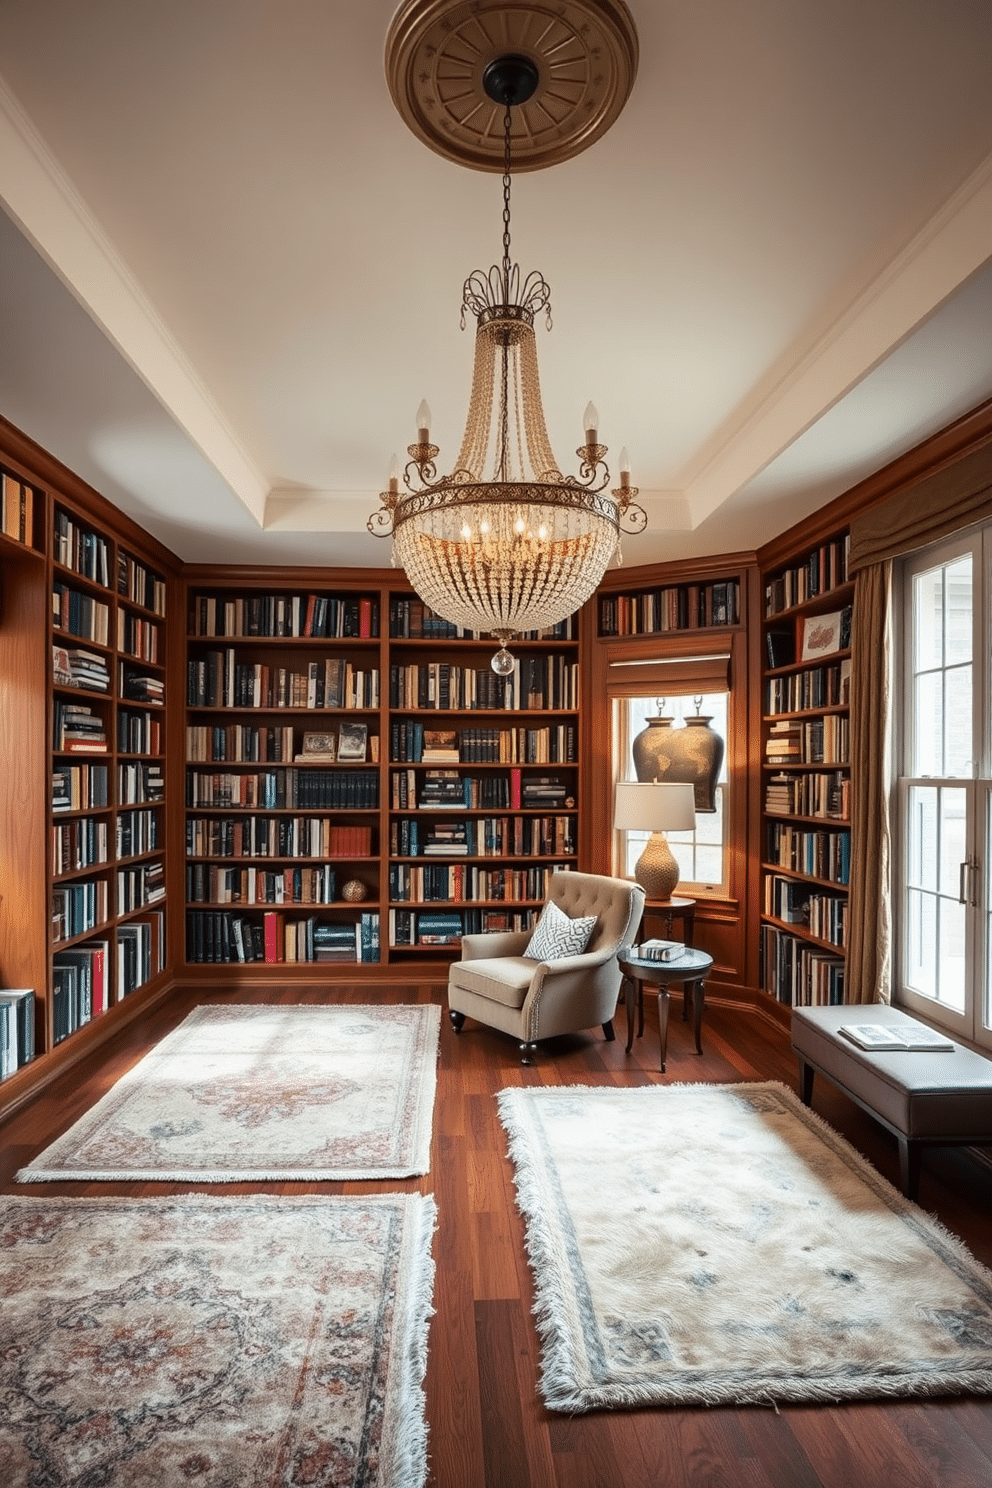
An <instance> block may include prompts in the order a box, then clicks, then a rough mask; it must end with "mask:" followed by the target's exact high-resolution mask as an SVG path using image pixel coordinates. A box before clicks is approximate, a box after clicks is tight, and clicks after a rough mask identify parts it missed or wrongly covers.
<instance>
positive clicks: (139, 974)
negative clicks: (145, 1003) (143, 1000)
mask: <svg viewBox="0 0 992 1488" xmlns="http://www.w3.org/2000/svg"><path fill="white" fill-rule="evenodd" d="M164 969H165V911H164V910H161V909H156V910H152V911H151V913H150V914H148V915H143V916H142V917H141V918H140V919H134V920H129V921H128V923H127V924H126V925H118V927H117V996H118V999H120V998H122V997H127V996H128V994H129V993H131V992H136V991H137V989H138V988H139V987H143V986H144V985H145V983H146V982H149V981H151V979H152V977H154V976H157V975H158V973H159V972H160V971H163V970H164Z"/></svg>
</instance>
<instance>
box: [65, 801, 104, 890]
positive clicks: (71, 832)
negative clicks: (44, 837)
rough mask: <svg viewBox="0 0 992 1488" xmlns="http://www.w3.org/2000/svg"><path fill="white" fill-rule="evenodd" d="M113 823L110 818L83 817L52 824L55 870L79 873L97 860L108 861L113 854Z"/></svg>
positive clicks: (97, 861) (99, 861)
mask: <svg viewBox="0 0 992 1488" xmlns="http://www.w3.org/2000/svg"><path fill="white" fill-rule="evenodd" d="M109 832H110V828H109V823H108V822H107V820H106V818H102V819H101V818H100V817H92V816H88V817H82V818H80V819H79V820H78V821H70V822H56V823H55V824H54V825H53V826H52V873H53V875H54V876H55V877H56V878H59V877H61V875H62V874H63V873H76V872H78V871H79V870H80V869H81V868H89V867H92V865H93V864H95V863H106V862H107V860H108V855H109V848H110V841H109Z"/></svg>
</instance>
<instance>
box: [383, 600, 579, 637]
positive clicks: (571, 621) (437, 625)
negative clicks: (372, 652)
mask: <svg viewBox="0 0 992 1488" xmlns="http://www.w3.org/2000/svg"><path fill="white" fill-rule="evenodd" d="M575 626H576V617H575V616H574V615H569V616H568V618H567V619H565V620H559V621H558V623H557V624H556V625H551V626H548V627H547V628H546V629H544V630H529V631H526V632H525V633H524V634H523V635H522V636H521V637H520V639H521V640H522V641H571V640H574V639H575V634H576V629H575ZM389 634H390V636H393V637H395V638H396V639H398V640H415V641H419V640H421V639H423V640H442V641H452V640H462V641H472V640H479V639H480V638H481V632H480V631H478V630H462V629H459V627H458V626H457V625H455V624H454V623H453V622H452V621H451V620H444V619H442V617H441V616H440V615H437V614H435V613H434V611H433V610H432V609H431V608H430V607H429V606H428V605H425V604H424V602H423V600H422V599H417V598H416V597H415V596H414V595H410V596H409V597H407V596H404V595H392V596H391V597H390V600H389Z"/></svg>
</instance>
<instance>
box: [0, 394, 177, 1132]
mask: <svg viewBox="0 0 992 1488" xmlns="http://www.w3.org/2000/svg"><path fill="white" fill-rule="evenodd" d="M0 474H2V475H3V476H5V477H6V481H5V494H6V496H7V497H8V506H9V500H12V499H13V497H12V495H11V493H12V491H13V490H14V488H15V487H16V486H19V487H20V490H21V492H22V493H23V492H25V491H29V492H30V498H29V499H27V500H25V498H24V496H23V494H22V496H21V498H20V503H19V511H20V523H21V526H20V531H19V534H18V536H16V537H15V536H14V535H12V534H10V533H8V534H6V535H4V534H2V533H0V579H2V584H3V596H4V604H3V613H2V616H0V732H2V735H3V741H2V742H3V754H4V760H5V770H4V771H3V772H0V775H2V785H0V982H2V985H3V986H4V987H6V988H30V989H31V991H32V992H33V994H34V1016H33V1020H32V1026H31V1029H30V1032H31V1034H32V1035H33V1046H34V1054H33V1059H32V1061H31V1062H30V1064H28V1065H22V1066H21V1067H20V1068H18V1069H17V1070H16V1071H15V1072H14V1073H12V1074H11V1075H10V1076H9V1078H8V1079H7V1080H5V1081H4V1082H3V1088H2V1091H0V1108H2V1109H7V1108H8V1107H9V1106H10V1104H11V1103H12V1102H13V1103H16V1102H17V1100H18V1099H20V1098H21V1097H20V1094H19V1092H20V1091H21V1090H22V1089H24V1090H26V1089H28V1088H30V1086H31V1085H33V1084H34V1083H36V1082H37V1079H38V1078H39V1077H40V1075H41V1071H42V1069H43V1068H44V1067H47V1066H48V1065H52V1064H53V1062H54V1064H55V1065H57V1066H59V1067H61V1066H62V1065H63V1064H64V1063H65V1062H67V1061H68V1062H71V1061H72V1060H73V1059H75V1058H78V1057H80V1056H81V1054H82V1053H83V1052H85V1050H86V1049H88V1048H89V1047H91V1046H92V1044H93V1042H94V1041H95V1040H96V1039H98V1038H99V1037H100V1033H99V1028H98V1025H101V1024H102V1023H103V1021H104V1017H105V1016H106V1015H108V1014H109V1015H111V1016H109V1017H106V1023H107V1026H108V1027H109V1026H114V1025H117V1024H119V1023H120V1021H121V1020H122V1019H124V1020H126V1019H127V1018H129V1017H131V1016H133V1013H134V1009H135V1008H136V1007H137V1006H139V1005H144V1003H145V1001H146V1000H147V998H148V996H155V995H158V994H159V993H160V992H161V990H162V989H164V987H165V985H166V982H167V980H168V974H169V973H170V971H171V956H170V945H169V931H168V922H167V899H168V840H167V839H168V828H167V807H168V803H167V799H166V796H165V775H166V768H165V767H166V758H167V715H168V699H167V681H168V671H169V668H168V661H167V654H166V653H167V649H168V646H167V626H168V623H169V613H170V597H169V596H170V591H171V589H172V586H173V585H174V584H175V577H176V574H177V571H178V564H177V562H176V560H175V559H174V557H173V555H171V554H170V553H168V551H167V550H166V549H164V548H161V547H160V546H159V545H158V544H156V543H155V541H154V539H151V538H148V537H146V535H145V534H143V533H142V532H141V530H140V529H139V528H137V527H136V526H135V525H134V524H133V523H132V522H131V521H130V520H129V519H128V518H127V517H126V516H124V515H123V514H122V513H120V512H118V511H117V510H116V509H115V508H114V507H112V506H110V504H109V503H108V502H106V501H104V500H103V499H102V498H101V497H99V496H98V495H97V494H96V493H95V492H93V491H91V490H90V488H89V487H87V486H85V484H84V483H83V482H81V481H79V480H78V479H77V478H76V477H74V476H73V475H72V474H71V472H69V471H66V470H64V468H63V467H61V466H60V465H59V464H58V462H57V461H54V460H52V459H51V457H50V456H47V455H45V454H44V452H43V451H41V450H38V449H37V447H36V446H34V445H33V444H32V443H31V441H30V440H28V439H26V438H25V436H23V435H21V434H19V432H18V431H16V430H14V429H13V428H12V427H11V426H10V425H8V424H5V423H3V422H2V421H0ZM77 710H78V711H77ZM79 719H82V720H83V724H82V726H81V727H79V728H76V727H74V724H75V723H76V721H77V720H79ZM139 993H140V995H138V996H136V995H135V994H139ZM125 1000H127V1003H128V1006H127V1008H126V1009H125V1008H124V1007H123V1006H122V1005H123V1004H124V1003H125Z"/></svg>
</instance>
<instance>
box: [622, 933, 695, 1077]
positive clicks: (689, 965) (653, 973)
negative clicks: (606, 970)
mask: <svg viewBox="0 0 992 1488" xmlns="http://www.w3.org/2000/svg"><path fill="white" fill-rule="evenodd" d="M712 965H713V957H712V956H710V955H708V954H707V952H706V951H696V950H692V949H687V950H686V951H685V953H684V955H681V956H679V958H678V960H677V961H642V960H640V959H639V958H637V957H634V956H628V955H621V956H620V957H619V966H620V974H621V976H622V977H623V988H624V998H625V1002H626V1006H627V1053H628V1054H629V1053H630V1051H631V1049H632V1048H633V1044H634V1004H635V1002H636V1004H637V1010H638V1027H637V1035H638V1038H640V1037H641V1035H642V1034H643V1033H644V985H645V983H646V984H647V985H648V986H649V987H657V989H658V1032H659V1035H660V1037H661V1069H662V1073H664V1071H665V1064H666V1062H667V1059H668V1005H669V996H668V989H669V986H672V985H674V986H681V988H682V1019H683V1021H685V1020H686V1019H687V1018H688V1016H689V1004H690V1002H691V1004H692V1031H693V1034H694V1035H695V1039H696V1053H697V1054H702V1052H703V1040H702V1028H703V1000H704V997H705V995H706V976H707V973H708V972H709V970H710V967H711V966H712Z"/></svg>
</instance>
